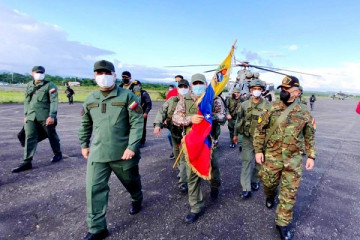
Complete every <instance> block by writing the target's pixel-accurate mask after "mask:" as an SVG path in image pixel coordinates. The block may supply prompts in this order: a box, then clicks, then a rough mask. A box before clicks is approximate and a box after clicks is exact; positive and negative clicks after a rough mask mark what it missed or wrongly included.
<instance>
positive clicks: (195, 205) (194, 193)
mask: <svg viewBox="0 0 360 240" xmlns="http://www.w3.org/2000/svg"><path fill="white" fill-rule="evenodd" d="M206 85H207V82H206V79H205V76H204V75H203V74H199V73H198V74H194V75H193V76H192V77H191V91H192V92H191V94H190V96H189V97H187V98H183V99H180V101H179V103H178V104H177V106H176V109H175V112H174V115H173V117H172V122H173V124H174V125H176V126H179V127H185V128H186V133H188V132H189V131H190V129H191V125H192V124H196V123H200V122H201V121H203V119H204V117H203V116H202V115H198V114H197V110H198V108H197V104H196V101H197V99H198V98H199V97H200V96H201V95H202V94H203V93H204V92H205V89H206ZM189 100H191V101H189ZM221 101H222V100H221V99H219V98H215V99H214V103H213V105H214V107H213V111H214V112H213V119H215V121H221V120H222V119H224V118H225V117H226V116H225V110H224V108H223V105H222V104H221ZM210 161H211V180H210V186H211V193H210V195H211V198H212V199H217V197H218V195H219V187H220V185H221V180H220V171H219V165H218V162H217V149H216V148H215V149H214V148H213V151H212V155H211V160H210ZM187 177H188V186H189V191H188V196H189V203H190V207H191V211H190V213H189V214H188V215H187V216H186V217H185V222H186V223H192V222H194V221H196V220H197V219H198V218H199V216H200V215H201V214H202V213H203V211H204V205H205V204H204V199H203V195H202V192H201V189H200V184H201V178H200V177H198V176H197V175H196V174H195V173H194V172H193V171H192V169H191V168H190V167H188V168H187Z"/></svg>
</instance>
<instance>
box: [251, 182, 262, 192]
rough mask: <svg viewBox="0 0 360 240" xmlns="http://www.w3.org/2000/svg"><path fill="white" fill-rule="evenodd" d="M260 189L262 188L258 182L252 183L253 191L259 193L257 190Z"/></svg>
mask: <svg viewBox="0 0 360 240" xmlns="http://www.w3.org/2000/svg"><path fill="white" fill-rule="evenodd" d="M259 188H260V183H258V182H253V183H251V190H253V191H257V190H259Z"/></svg>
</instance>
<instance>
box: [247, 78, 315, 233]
mask: <svg viewBox="0 0 360 240" xmlns="http://www.w3.org/2000/svg"><path fill="white" fill-rule="evenodd" d="M299 86H300V84H299V80H298V79H297V78H296V77H294V76H286V77H285V78H284V79H283V82H282V85H280V86H279V87H281V92H280V102H273V103H272V104H271V107H270V109H269V110H268V111H266V112H265V113H264V114H263V115H262V116H261V117H260V118H259V120H258V123H259V124H258V126H257V128H256V129H255V133H254V149H255V152H256V155H255V158H256V162H257V163H258V164H262V168H261V170H260V172H259V176H260V178H261V180H262V182H263V184H264V192H265V195H266V207H268V208H272V207H273V206H274V200H275V196H276V194H277V187H278V186H279V185H280V192H279V197H278V198H279V204H278V206H277V209H276V220H275V223H276V226H277V229H278V230H279V232H280V235H281V237H282V238H283V239H291V238H292V235H291V232H290V228H289V224H290V223H291V221H292V216H293V208H294V204H295V201H296V193H297V190H298V188H299V186H300V180H301V175H302V156H301V154H300V151H301V148H302V146H303V141H305V149H306V153H307V156H308V159H307V161H306V166H305V168H306V169H307V170H311V169H312V168H313V167H314V160H315V119H314V118H313V117H312V116H311V114H310V112H309V111H308V110H307V109H306V108H305V107H304V106H303V105H301V104H299V102H298V101H297V100H296V98H297V97H299V96H300V94H301V93H300V90H299ZM279 87H278V88H279ZM263 151H264V153H263ZM264 154H265V156H264Z"/></svg>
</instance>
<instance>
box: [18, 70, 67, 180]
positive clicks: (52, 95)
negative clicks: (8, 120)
mask: <svg viewBox="0 0 360 240" xmlns="http://www.w3.org/2000/svg"><path fill="white" fill-rule="evenodd" d="M31 75H32V77H33V78H34V81H31V82H29V83H28V84H27V85H26V92H25V100H24V114H25V118H24V123H25V126H24V128H25V134H26V137H25V148H24V160H23V162H22V163H21V164H20V165H19V166H18V167H16V168H13V169H12V172H14V173H17V172H21V171H25V170H28V169H31V168H32V163H31V161H32V159H33V156H34V154H35V150H36V147H37V144H38V136H39V133H40V131H42V132H44V133H46V135H47V137H48V138H49V142H50V145H51V148H52V150H53V153H54V157H53V158H52V160H51V162H53V163H55V162H58V161H60V160H62V153H61V148H60V139H59V136H58V135H57V133H56V130H55V127H56V125H57V118H56V116H57V108H58V91H57V87H56V85H55V84H54V83H52V82H48V81H45V80H44V78H45V68H44V67H43V66H34V67H33V69H32V72H31Z"/></svg>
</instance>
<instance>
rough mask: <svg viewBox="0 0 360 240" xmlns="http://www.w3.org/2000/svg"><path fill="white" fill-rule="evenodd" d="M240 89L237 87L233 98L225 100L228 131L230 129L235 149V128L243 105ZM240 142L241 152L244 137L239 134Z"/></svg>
mask: <svg viewBox="0 0 360 240" xmlns="http://www.w3.org/2000/svg"><path fill="white" fill-rule="evenodd" d="M240 92H241V91H240V88H238V87H235V88H234V89H233V93H232V94H231V97H229V98H226V100H225V107H226V118H227V120H228V129H229V134H230V147H231V148H234V147H235V143H234V133H235V131H234V128H235V122H236V118H237V111H238V109H239V108H240V105H241V102H242V101H241V100H242V99H241V93H240ZM239 136H240V137H239V140H238V144H239V150H240V151H241V150H242V147H241V142H242V135H241V134H239Z"/></svg>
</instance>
